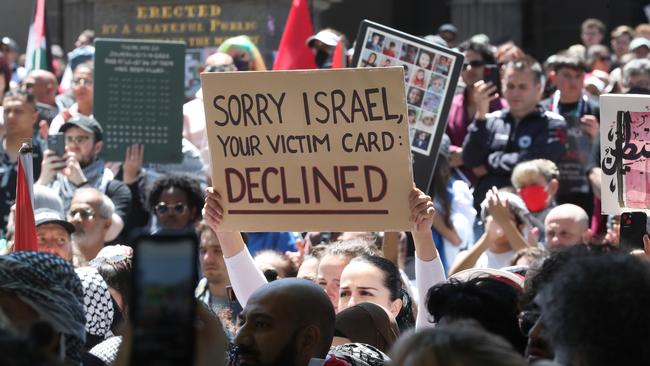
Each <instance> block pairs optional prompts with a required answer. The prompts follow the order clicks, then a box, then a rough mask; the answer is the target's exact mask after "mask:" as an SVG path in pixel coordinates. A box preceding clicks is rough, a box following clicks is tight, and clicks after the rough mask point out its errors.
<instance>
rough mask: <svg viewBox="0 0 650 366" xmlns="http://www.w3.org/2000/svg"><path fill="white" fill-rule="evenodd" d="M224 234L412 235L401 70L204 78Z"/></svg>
mask: <svg viewBox="0 0 650 366" xmlns="http://www.w3.org/2000/svg"><path fill="white" fill-rule="evenodd" d="M201 83H202V87H203V100H204V103H205V114H206V123H207V130H208V140H209V146H210V154H211V156H212V159H211V160H212V172H213V173H212V174H213V176H212V182H213V185H214V187H215V189H217V190H218V191H219V192H220V193H221V196H222V205H223V207H224V211H225V212H224V220H223V223H222V225H221V228H222V229H223V231H233V230H239V231H390V230H408V229H409V220H408V219H409V212H410V211H409V205H408V197H409V192H410V190H411V187H412V184H413V183H412V182H413V174H412V171H411V162H410V158H411V153H410V146H409V141H408V119H407V111H406V100H405V94H404V77H403V72H402V69H401V68H398V67H392V68H377V69H337V70H310V71H281V72H234V73H203V74H201Z"/></svg>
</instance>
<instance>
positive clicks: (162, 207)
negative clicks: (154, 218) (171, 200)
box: [154, 202, 187, 215]
mask: <svg viewBox="0 0 650 366" xmlns="http://www.w3.org/2000/svg"><path fill="white" fill-rule="evenodd" d="M154 210H155V211H156V213H157V214H158V215H166V214H167V213H168V212H169V211H170V210H173V212H174V213H175V214H177V215H182V214H183V213H184V212H185V210H187V205H186V204H184V203H181V202H178V203H176V204H174V205H168V204H166V203H165V202H158V204H157V205H156V206H155V207H154Z"/></svg>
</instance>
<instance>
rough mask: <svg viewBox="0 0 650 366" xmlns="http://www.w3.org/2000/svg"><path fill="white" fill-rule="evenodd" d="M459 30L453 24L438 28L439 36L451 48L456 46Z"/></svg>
mask: <svg viewBox="0 0 650 366" xmlns="http://www.w3.org/2000/svg"><path fill="white" fill-rule="evenodd" d="M457 34H458V29H457V28H456V26H455V25H453V24H449V23H447V24H443V25H441V26H440V28H438V35H439V36H440V37H442V39H444V40H445V42H447V47H449V48H451V47H454V46H455V45H456V35H457Z"/></svg>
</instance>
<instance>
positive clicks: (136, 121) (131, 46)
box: [94, 38, 185, 163]
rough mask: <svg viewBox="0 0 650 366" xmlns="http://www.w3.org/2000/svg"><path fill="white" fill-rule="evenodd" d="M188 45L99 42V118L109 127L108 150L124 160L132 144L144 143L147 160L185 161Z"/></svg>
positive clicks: (110, 158)
mask: <svg viewBox="0 0 650 366" xmlns="http://www.w3.org/2000/svg"><path fill="white" fill-rule="evenodd" d="M184 63H185V44H184V43H179V42H164V41H158V42H154V41H136V40H125V39H101V38H100V39H97V40H96V41H95V90H94V112H95V118H96V119H97V121H99V123H100V124H101V125H102V127H103V128H104V148H103V150H102V154H103V156H104V159H106V160H107V161H124V155H125V152H126V148H127V146H130V145H132V144H143V145H144V160H145V162H151V163H180V162H181V160H182V153H181V138H182V128H183V123H182V121H183V101H184V100H183V93H184V90H185V89H184V87H183V83H184V72H185V68H184Z"/></svg>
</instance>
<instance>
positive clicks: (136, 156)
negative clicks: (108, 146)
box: [122, 144, 144, 184]
mask: <svg viewBox="0 0 650 366" xmlns="http://www.w3.org/2000/svg"><path fill="white" fill-rule="evenodd" d="M143 161H144V145H142V144H134V145H131V146H127V148H126V154H125V157H124V163H123V164H122V181H123V182H124V183H126V184H133V183H135V182H136V181H137V180H138V174H139V173H140V168H142V163H143Z"/></svg>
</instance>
